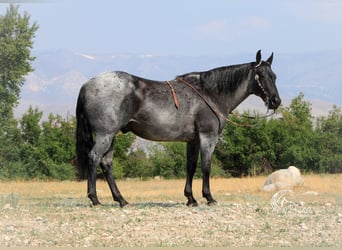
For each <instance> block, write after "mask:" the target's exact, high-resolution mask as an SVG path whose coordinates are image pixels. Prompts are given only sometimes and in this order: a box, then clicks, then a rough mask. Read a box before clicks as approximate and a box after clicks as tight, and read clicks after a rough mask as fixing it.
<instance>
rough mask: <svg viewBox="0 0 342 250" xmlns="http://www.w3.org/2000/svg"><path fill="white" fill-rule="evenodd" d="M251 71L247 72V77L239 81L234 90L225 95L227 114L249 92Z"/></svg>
mask: <svg viewBox="0 0 342 250" xmlns="http://www.w3.org/2000/svg"><path fill="white" fill-rule="evenodd" d="M250 74H252V72H249V73H248V77H246V78H245V79H244V80H242V81H241V83H240V84H239V86H238V87H237V88H236V89H235V91H234V92H231V93H229V94H228V95H226V96H225V102H226V112H227V115H228V114H229V113H230V112H231V111H233V110H234V109H235V108H236V107H237V106H239V104H240V103H241V102H243V101H244V100H245V99H246V98H247V97H248V96H249V95H250V94H251V91H250V89H251V88H250V83H251V80H250V79H251V78H250V77H251V75H250Z"/></svg>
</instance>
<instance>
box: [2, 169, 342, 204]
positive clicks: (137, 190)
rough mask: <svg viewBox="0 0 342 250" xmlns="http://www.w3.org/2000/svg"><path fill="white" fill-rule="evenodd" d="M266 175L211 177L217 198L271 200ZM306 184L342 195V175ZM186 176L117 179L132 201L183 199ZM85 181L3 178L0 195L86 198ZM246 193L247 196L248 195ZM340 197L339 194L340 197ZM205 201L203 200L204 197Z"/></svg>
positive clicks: (103, 192) (107, 198) (102, 193)
mask: <svg viewBox="0 0 342 250" xmlns="http://www.w3.org/2000/svg"><path fill="white" fill-rule="evenodd" d="M265 178H266V177H263V176H261V177H253V178H229V179H223V178H218V179H215V178H213V179H211V189H212V193H213V195H214V197H215V198H216V199H217V200H218V201H230V200H233V201H236V200H239V201H240V200H245V199H247V198H248V197H251V196H253V197H254V198H256V199H260V200H269V198H270V197H271V196H272V194H273V193H267V192H261V191H260V187H262V185H263V183H264V181H265ZM303 178H304V185H303V186H302V187H298V188H296V191H297V192H301V193H303V192H306V191H314V192H317V193H318V194H320V195H321V196H323V197H325V198H327V199H328V198H330V197H335V196H338V197H341V195H342V181H341V180H342V175H306V176H304V177H303ZM184 183H185V180H183V179H180V180H147V181H139V180H125V181H118V186H119V188H120V190H121V193H122V194H123V195H124V197H125V198H126V199H127V200H128V201H130V202H133V203H134V202H144V201H145V202H167V201H170V200H172V201H176V202H184V201H185V197H184V196H183V188H184ZM86 185H87V184H86V182H70V181H64V182H56V181H50V182H43V181H10V182H0V195H2V196H4V195H8V194H11V193H12V194H17V195H20V197H22V198H25V199H32V198H37V199H39V198H54V197H59V198H85V196H86ZM201 186H202V180H200V179H197V180H194V184H193V189H194V196H195V197H197V199H198V200H199V201H200V200H201V198H200V197H201ZM97 190H98V195H99V198H100V200H102V201H103V202H106V203H107V202H109V203H110V202H112V201H111V199H112V198H111V193H110V191H109V188H108V185H107V183H106V182H104V181H101V180H98V181H97ZM246 197H247V198H246ZM339 199H340V198H338V200H339ZM203 202H204V201H203Z"/></svg>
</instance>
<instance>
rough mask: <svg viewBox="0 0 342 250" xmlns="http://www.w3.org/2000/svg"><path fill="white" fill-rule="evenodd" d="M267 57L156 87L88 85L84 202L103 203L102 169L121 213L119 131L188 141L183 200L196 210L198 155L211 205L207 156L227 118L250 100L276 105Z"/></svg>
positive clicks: (81, 119) (83, 116) (131, 80)
mask: <svg viewBox="0 0 342 250" xmlns="http://www.w3.org/2000/svg"><path fill="white" fill-rule="evenodd" d="M272 60H273V53H272V55H271V56H270V57H269V58H268V59H267V60H266V61H262V60H261V52H260V50H259V51H258V52H257V54H256V61H255V62H251V63H246V64H240V65H233V66H227V67H220V68H215V69H212V70H209V71H204V72H193V73H188V74H184V75H181V76H178V77H177V78H176V79H175V80H172V81H166V82H159V81H153V80H147V79H143V78H140V77H137V76H134V75H130V74H128V73H125V72H118V71H115V72H110V73H103V74H100V75H99V76H97V77H95V78H92V79H90V80H89V81H88V82H87V83H85V84H84V85H83V86H82V88H81V90H80V93H79V97H78V101H77V110H76V116H77V146H76V147H77V159H78V164H79V169H81V170H82V171H83V173H81V174H83V177H85V173H87V175H88V197H89V198H90V199H91V201H92V203H93V205H98V204H100V202H99V200H98V198H97V194H96V169H97V167H98V166H101V168H102V170H103V173H104V175H105V177H106V180H107V182H108V184H109V187H110V190H111V192H112V195H113V198H114V200H115V201H118V202H119V203H120V206H121V207H123V206H125V205H126V204H128V203H127V201H126V200H125V199H124V198H123V196H122V195H121V194H120V191H119V189H118V187H117V186H116V183H115V180H114V178H113V175H112V161H113V145H114V138H115V135H116V133H118V132H119V131H120V130H121V131H122V132H124V133H126V132H129V131H131V132H133V133H134V134H136V135H137V136H140V137H142V138H145V139H149V140H154V141H183V142H186V143H187V164H186V170H187V178H186V184H185V189H184V195H185V196H186V197H187V199H188V202H187V205H189V206H196V205H197V201H196V200H195V198H194V197H193V194H192V180H193V175H194V173H195V168H196V164H197V160H198V156H199V153H200V154H201V167H202V173H203V186H202V194H203V197H205V198H206V199H207V202H208V204H209V205H210V204H215V203H216V201H215V200H214V198H213V197H212V195H211V192H210V185H209V175H210V166H211V157H212V154H213V151H214V148H215V146H216V143H217V141H218V138H219V135H220V133H221V131H222V129H223V127H224V125H225V123H226V119H225V118H226V117H227V116H228V115H229V114H230V113H231V111H232V110H233V109H235V108H236V107H237V106H238V105H239V104H240V103H241V102H242V101H243V100H244V99H246V98H247V97H248V96H249V95H251V94H255V95H257V96H259V97H261V98H262V99H263V101H264V102H265V104H266V106H267V107H268V108H269V109H276V108H278V106H279V105H280V103H281V100H280V97H279V95H278V91H277V88H276V85H275V81H276V75H275V74H274V73H273V71H272V69H271V64H272Z"/></svg>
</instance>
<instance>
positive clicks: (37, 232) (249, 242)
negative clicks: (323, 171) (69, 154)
mask: <svg viewBox="0 0 342 250" xmlns="http://www.w3.org/2000/svg"><path fill="white" fill-rule="evenodd" d="M341 177H342V176H341V175H337V176H320V177H317V176H315V177H310V178H307V182H306V184H305V186H304V187H300V188H297V189H295V190H293V191H290V190H285V191H279V192H273V193H263V192H261V191H258V187H259V186H260V185H262V182H263V181H264V178H257V179H253V178H250V179H238V180H232V179H223V180H213V181H212V188H213V195H214V197H215V198H216V199H217V200H218V204H217V205H216V206H207V205H206V204H205V201H204V200H203V199H201V198H200V197H199V193H200V183H201V181H200V180H196V181H195V183H194V189H195V194H196V196H197V198H198V201H199V203H200V205H199V206H198V207H187V206H186V205H185V198H184V197H183V196H182V189H183V185H184V180H177V181H163V180H151V181H122V182H119V183H118V185H119V187H120V188H121V187H122V188H121V191H122V193H123V194H124V195H125V197H126V198H127V200H129V201H130V202H131V205H130V206H129V207H125V208H123V209H121V208H119V206H118V205H117V204H116V203H114V202H113V201H112V199H111V197H110V193H109V191H108V188H107V186H106V184H105V183H103V182H100V183H99V185H98V190H99V192H98V193H99V197H100V200H101V201H102V203H103V204H104V205H103V206H100V207H92V206H90V202H89V201H88V199H87V198H86V197H85V194H84V192H85V190H86V183H85V182H81V183H79V182H78V183H76V182H75V183H74V182H5V183H0V246H72V247H84V246H107V247H119V246H120V247H122V246H124V247H131V246H135V247H139V246H149V247H160V246H187V247H192V246H217V247H218V246H254V247H258V246H306V247H308V246H325V247H326V246H335V247H342V237H341V235H342V190H341V189H340V188H341V184H339V183H340V182H341V181H340V180H341ZM318 182H319V183H318ZM317 183H318V184H317Z"/></svg>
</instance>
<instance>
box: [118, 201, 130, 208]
mask: <svg viewBox="0 0 342 250" xmlns="http://www.w3.org/2000/svg"><path fill="white" fill-rule="evenodd" d="M130 206H131V205H130V204H129V203H128V202H127V201H125V200H122V201H120V207H121V208H123V207H130Z"/></svg>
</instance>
